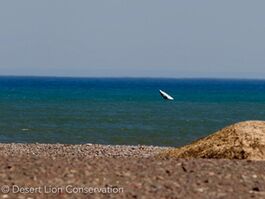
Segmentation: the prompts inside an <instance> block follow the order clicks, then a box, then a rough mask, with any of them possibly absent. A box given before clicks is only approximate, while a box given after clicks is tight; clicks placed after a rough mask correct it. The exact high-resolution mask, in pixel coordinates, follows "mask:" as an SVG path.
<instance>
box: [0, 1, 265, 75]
mask: <svg viewBox="0 0 265 199" xmlns="http://www.w3.org/2000/svg"><path fill="white" fill-rule="evenodd" d="M264 8H265V1H264V0H255V1H249V0H232V1H231V0H222V1H217V0H199V1H198V0H185V1H184V0H166V1H165V0H43V1H41V0H23V1H21V0H10V1H9V0H8V1H7V0H6V1H1V2H0V75H30V76H32V75H34V76H35V75H37V76H82V77H83V76H85V77H176V78H178V77H220V78H232V77H236V78H265V22H264V21H265V12H264Z"/></svg>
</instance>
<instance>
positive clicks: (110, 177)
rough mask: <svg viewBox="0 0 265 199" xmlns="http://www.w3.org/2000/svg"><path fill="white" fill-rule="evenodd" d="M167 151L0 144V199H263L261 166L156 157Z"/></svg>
mask: <svg viewBox="0 0 265 199" xmlns="http://www.w3.org/2000/svg"><path fill="white" fill-rule="evenodd" d="M167 149H168V148H165V147H152V146H151V147H148V146H104V145H93V144H86V145H61V144H54V145H51V144H0V158H1V161H0V182H1V184H0V186H1V193H0V198H21V199H23V198H185V199H186V198H196V199H197V198H198V199H200V198H204V199H207V198H231V199H234V198H265V162H264V161H251V160H224V159H219V160H217V159H175V158H171V159H167V158H164V159H161V158H158V157H157V156H156V155H157V154H158V153H160V152H162V151H164V150H167ZM3 187H4V189H2V188H3ZM7 188H8V189H9V193H4V192H6V190H5V189H7ZM18 188H19V191H18ZM27 188H32V189H33V190H32V191H33V193H25V192H26V191H25V190H27ZM3 190H4V191H3ZM51 190H53V192H54V193H51V192H52V191H51ZM117 190H118V193H113V192H116V191H117ZM23 191H24V193H22V192H23ZM75 191H76V193H71V192H75ZM86 191H87V192H89V193H87V192H86ZM15 192H19V193H15ZM91 192H93V193H91ZM106 192H107V193H106Z"/></svg>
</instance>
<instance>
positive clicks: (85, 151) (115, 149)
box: [0, 143, 173, 158]
mask: <svg viewBox="0 0 265 199" xmlns="http://www.w3.org/2000/svg"><path fill="white" fill-rule="evenodd" d="M169 149H173V147H160V146H146V145H136V146H134V145H103V144H91V143H86V144H59V143H58V144H41V143H30V144H24V143H0V154H2V155H3V154H4V155H16V156H17V155H33V156H40V157H45V156H47V157H49V156H51V157H53V156H54V157H65V156H66V155H71V156H75V157H139V158H144V157H152V156H155V155H158V154H159V153H161V152H163V151H166V150H169Z"/></svg>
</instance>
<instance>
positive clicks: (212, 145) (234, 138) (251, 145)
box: [162, 121, 265, 160]
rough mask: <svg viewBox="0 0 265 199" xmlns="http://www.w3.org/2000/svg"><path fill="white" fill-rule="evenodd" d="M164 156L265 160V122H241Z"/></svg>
mask: <svg viewBox="0 0 265 199" xmlns="http://www.w3.org/2000/svg"><path fill="white" fill-rule="evenodd" d="M162 156H166V157H176V158H218V159H222V158H225V159H249V160H265V122H263V121H247V122H240V123H237V124H234V125H232V126H229V127H226V128H224V129H222V130H220V131H218V132H216V133H214V134H212V135H210V136H207V137H205V138H202V139H199V140H197V141H195V142H193V143H191V144H190V145H186V146H184V147H181V148H177V149H173V150H169V151H166V152H165V153H163V154H162Z"/></svg>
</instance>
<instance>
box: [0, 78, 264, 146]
mask: <svg viewBox="0 0 265 199" xmlns="http://www.w3.org/2000/svg"><path fill="white" fill-rule="evenodd" d="M159 89H162V90H164V91H166V92H168V93H169V94H171V95H172V96H173V97H174V98H175V101H165V100H163V99H162V98H161V96H160V95H159V92H158V90H159ZM244 120H265V81H264V80H221V79H219V80H214V79H144V78H139V79H137V78H135V79H134V78H132V79H130V78H117V79H115V78H113V79H112V78H54V77H0V142H19V143H35V142H38V143H72V144H74V143H75V144H76V143H101V144H130V145H138V144H145V145H160V146H182V145H184V144H187V143H190V142H192V141H194V140H196V139H198V138H201V137H203V136H206V135H209V134H211V133H212V132H215V131H216V130H218V129H220V128H223V127H224V126H226V125H229V124H232V123H235V122H239V121H244Z"/></svg>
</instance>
